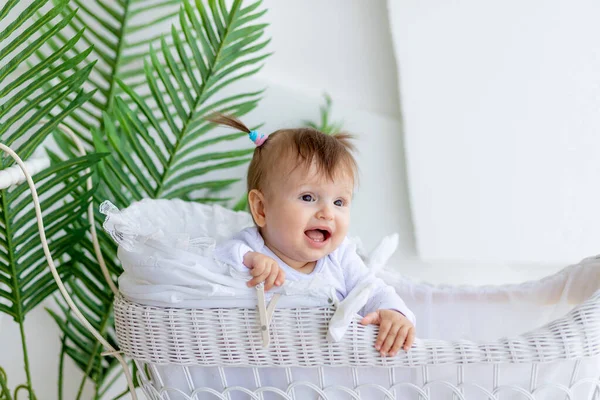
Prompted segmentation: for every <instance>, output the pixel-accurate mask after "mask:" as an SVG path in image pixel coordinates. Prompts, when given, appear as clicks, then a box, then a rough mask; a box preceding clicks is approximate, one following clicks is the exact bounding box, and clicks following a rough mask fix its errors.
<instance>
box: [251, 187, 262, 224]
mask: <svg viewBox="0 0 600 400" xmlns="http://www.w3.org/2000/svg"><path fill="white" fill-rule="evenodd" d="M248 205H249V206H250V213H252V218H253V219H254V222H255V223H256V225H258V227H260V228H262V227H264V226H265V223H266V221H265V196H264V195H263V194H262V192H261V191H260V190H258V189H252V190H251V191H250V193H248Z"/></svg>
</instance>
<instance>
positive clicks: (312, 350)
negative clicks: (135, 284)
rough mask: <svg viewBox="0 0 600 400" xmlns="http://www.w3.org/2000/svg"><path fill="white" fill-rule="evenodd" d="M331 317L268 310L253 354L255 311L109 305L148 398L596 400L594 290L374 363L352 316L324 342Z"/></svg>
mask: <svg viewBox="0 0 600 400" xmlns="http://www.w3.org/2000/svg"><path fill="white" fill-rule="evenodd" d="M332 314H333V308H318V309H308V308H303V309H280V310H276V311H275V313H274V316H273V319H272V323H271V344H270V346H269V347H268V348H266V349H264V348H263V347H262V341H261V332H260V329H259V326H260V323H259V317H258V312H257V311H256V310H255V309H235V308H233V309H177V308H161V307H152V306H145V305H141V304H136V303H133V302H130V301H128V300H126V299H124V298H123V297H119V298H117V300H116V301H115V325H116V329H117V335H118V340H119V344H120V346H121V350H122V351H123V352H124V353H125V354H126V355H127V356H128V357H131V358H133V359H134V360H135V361H136V363H137V364H138V367H139V370H140V373H139V374H138V378H139V380H140V382H141V384H142V386H143V389H144V393H145V394H146V395H147V396H148V398H149V399H170V400H174V399H213V398H214V399H297V400H305V399H317V398H322V399H368V400H370V399H436V400H437V399H573V400H582V399H590V398H594V399H596V398H599V388H600V380H599V379H598V378H599V377H600V358H599V356H600V291H597V292H596V293H594V295H593V296H591V297H590V298H589V299H587V300H586V301H585V302H583V303H582V304H580V305H579V306H577V307H576V308H574V309H573V310H572V311H571V312H569V313H568V314H567V315H565V316H564V317H563V318H560V319H558V320H555V321H553V322H551V323H549V324H547V325H545V326H543V327H540V328H539V329H536V330H534V331H532V332H529V333H525V334H523V335H519V336H515V337H511V338H505V339H499V340H495V341H489V342H481V343H475V342H472V341H443V340H417V341H416V344H415V345H414V346H413V348H412V349H411V350H410V351H409V352H408V353H402V354H400V355H398V356H396V357H394V358H384V357H380V356H379V354H378V352H376V351H375V349H374V348H373V343H374V340H375V337H376V334H377V327H373V326H367V327H365V326H362V325H360V324H358V323H357V321H358V317H357V319H356V321H355V322H353V323H352V325H351V327H350V329H349V330H348V332H347V333H346V335H345V336H344V338H343V339H342V341H341V342H338V343H329V342H327V340H326V332H327V327H328V321H329V318H330V317H331V315H332ZM507 372H508V373H507ZM523 383H525V384H523Z"/></svg>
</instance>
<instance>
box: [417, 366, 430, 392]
mask: <svg viewBox="0 0 600 400" xmlns="http://www.w3.org/2000/svg"><path fill="white" fill-rule="evenodd" d="M421 373H422V375H423V387H425V385H427V384H428V383H429V368H427V366H426V365H424V366H423V367H422V368H421ZM425 394H426V395H427V398H425V399H423V400H429V399H430V398H431V391H430V390H429V387H427V388H426V389H425ZM420 398H421V395H420V394H419V400H421V399H420Z"/></svg>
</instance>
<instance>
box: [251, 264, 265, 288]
mask: <svg viewBox="0 0 600 400" xmlns="http://www.w3.org/2000/svg"><path fill="white" fill-rule="evenodd" d="M252 271H254V270H252ZM252 271H251V272H252ZM270 272H271V266H266V268H265V269H264V270H263V272H262V273H261V274H260V275H258V276H254V275H253V276H254V278H252V279H251V280H249V281H248V286H250V287H252V286H256V285H258V284H259V283H261V282H264V281H265V280H266V279H267V277H268V276H269V273H270Z"/></svg>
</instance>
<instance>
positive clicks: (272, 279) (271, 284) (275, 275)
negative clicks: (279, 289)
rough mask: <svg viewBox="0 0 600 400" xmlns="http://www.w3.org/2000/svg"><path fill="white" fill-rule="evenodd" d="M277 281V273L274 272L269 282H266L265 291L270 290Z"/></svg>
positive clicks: (268, 279)
mask: <svg viewBox="0 0 600 400" xmlns="http://www.w3.org/2000/svg"><path fill="white" fill-rule="evenodd" d="M276 279H277V271H272V272H271V273H270V274H269V276H267V280H266V281H265V290H270V289H271V288H272V287H273V285H274V284H275V280H276Z"/></svg>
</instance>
